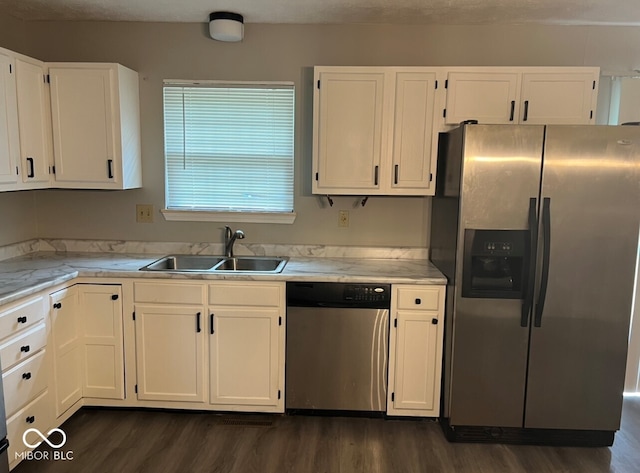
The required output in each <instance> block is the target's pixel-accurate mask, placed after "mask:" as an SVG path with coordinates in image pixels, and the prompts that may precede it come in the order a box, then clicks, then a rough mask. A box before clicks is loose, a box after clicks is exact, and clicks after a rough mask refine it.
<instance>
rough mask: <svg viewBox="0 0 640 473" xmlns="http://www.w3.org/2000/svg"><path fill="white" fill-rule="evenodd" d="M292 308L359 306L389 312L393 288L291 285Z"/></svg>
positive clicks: (319, 283)
mask: <svg viewBox="0 0 640 473" xmlns="http://www.w3.org/2000/svg"><path fill="white" fill-rule="evenodd" d="M287 305H288V306H291V307H296V306H297V307H356V308H358V307H360V308H379V309H388V308H389V306H390V305H391V285H390V284H375V283H337V282H289V283H287Z"/></svg>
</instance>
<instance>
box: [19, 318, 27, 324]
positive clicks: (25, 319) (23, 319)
mask: <svg viewBox="0 0 640 473" xmlns="http://www.w3.org/2000/svg"><path fill="white" fill-rule="evenodd" d="M18 323H19V324H26V323H27V317H26V316H25V317H18Z"/></svg>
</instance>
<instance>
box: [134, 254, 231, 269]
mask: <svg viewBox="0 0 640 473" xmlns="http://www.w3.org/2000/svg"><path fill="white" fill-rule="evenodd" d="M224 259H225V258H224V256H204V255H169V256H165V257H163V258H160V259H159V260H157V261H154V262H153V263H151V264H148V265H146V266H144V267H142V268H140V271H208V270H210V269H211V268H213V267H214V266H215V265H216V264H218V263H220V262H221V261H223V260H224Z"/></svg>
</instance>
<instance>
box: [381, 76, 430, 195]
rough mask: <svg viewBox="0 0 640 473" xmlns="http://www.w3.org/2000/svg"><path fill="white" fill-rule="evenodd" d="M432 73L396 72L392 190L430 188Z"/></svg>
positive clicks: (426, 192) (425, 192)
mask: <svg viewBox="0 0 640 473" xmlns="http://www.w3.org/2000/svg"><path fill="white" fill-rule="evenodd" d="M435 81H436V75H435V73H420V72H417V73H416V72H413V73H412V72H398V73H397V74H396V81H395V120H394V129H393V177H392V183H391V187H392V188H395V189H421V190H422V192H423V193H424V194H428V193H429V192H428V190H429V189H430V188H431V181H432V180H431V169H432V166H431V156H434V157H435V156H436V152H437V149H434V146H433V140H432V136H433V113H434V99H435Z"/></svg>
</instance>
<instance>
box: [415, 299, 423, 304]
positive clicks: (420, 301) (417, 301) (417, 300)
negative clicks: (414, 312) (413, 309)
mask: <svg viewBox="0 0 640 473" xmlns="http://www.w3.org/2000/svg"><path fill="white" fill-rule="evenodd" d="M420 304H422V299H420V298H419V297H417V298H416V305H420Z"/></svg>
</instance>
